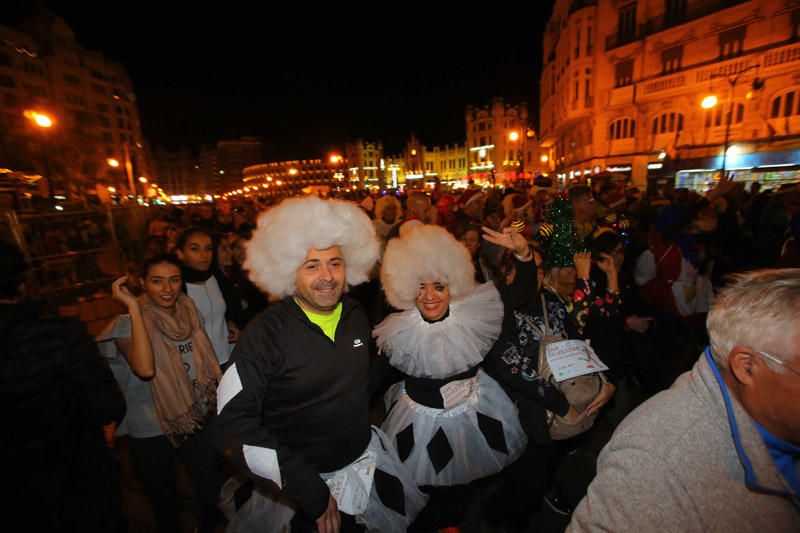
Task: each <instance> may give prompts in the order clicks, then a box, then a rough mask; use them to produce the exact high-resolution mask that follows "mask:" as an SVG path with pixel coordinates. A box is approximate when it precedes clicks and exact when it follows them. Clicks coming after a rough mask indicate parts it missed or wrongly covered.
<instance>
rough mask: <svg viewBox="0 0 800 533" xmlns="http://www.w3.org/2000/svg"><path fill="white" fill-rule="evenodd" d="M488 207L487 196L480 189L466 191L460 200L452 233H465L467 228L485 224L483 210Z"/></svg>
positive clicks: (451, 227) (451, 226) (452, 225)
mask: <svg viewBox="0 0 800 533" xmlns="http://www.w3.org/2000/svg"><path fill="white" fill-rule="evenodd" d="M485 206H486V195H485V194H484V193H483V191H481V190H480V189H466V190H465V191H464V192H463V193H461V196H460V197H459V199H458V211H457V212H456V214H455V217H453V222H452V224H451V225H450V228H449V229H450V232H451V233H453V234H454V235H461V234H463V233H464V228H465V227H467V226H475V225H478V226H480V225H482V224H483V209H484V207H485Z"/></svg>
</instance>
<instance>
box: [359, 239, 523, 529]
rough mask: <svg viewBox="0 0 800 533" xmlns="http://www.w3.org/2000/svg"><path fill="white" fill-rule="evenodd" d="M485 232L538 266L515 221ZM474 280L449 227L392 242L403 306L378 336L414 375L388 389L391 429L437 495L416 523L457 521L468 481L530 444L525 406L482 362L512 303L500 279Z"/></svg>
mask: <svg viewBox="0 0 800 533" xmlns="http://www.w3.org/2000/svg"><path fill="white" fill-rule="evenodd" d="M483 230H484V232H486V235H485V238H486V239H487V240H488V241H490V242H493V243H495V244H497V245H500V246H503V247H505V248H509V249H511V250H513V251H514V252H515V254H517V258H518V259H519V260H520V261H522V262H523V263H520V264H528V265H531V267H532V268H534V269H535V265H534V264H533V263H532V261H531V253H530V250H529V249H528V246H527V243H526V242H525V239H524V238H523V237H522V236H520V235H519V233H518V232H517V231H516V230H515V229H513V228H508V229H507V230H505V233H498V232H495V231H493V230H491V229H490V228H486V227H484V228H483ZM529 269H530V268H529ZM522 270H524V269H522V268H520V272H519V275H518V276H517V278H519V279H520V280H523V281H525V280H527V281H530V280H531V279H535V278H536V274H535V270H533V271H531V272H528V271H525V272H523V271H522ZM474 279H475V277H474V267H473V264H472V259H471V258H470V255H469V252H468V251H467V249H466V248H465V247H464V245H463V244H461V243H460V242H458V241H457V240H456V239H455V238H454V237H453V236H452V235H451V234H450V233H448V232H447V231H445V230H444V229H443V228H441V227H438V226H430V225H428V226H418V227H416V228H411V229H410V231H408V232H405V233H403V234H401V236H400V237H399V238H397V239H392V240H391V241H389V243H388V244H387V246H386V253H385V254H384V258H383V266H382V268H381V282H382V283H383V288H384V291H385V292H386V297H387V299H388V301H389V303H390V304H392V305H393V306H394V307H397V308H399V309H402V310H403V311H402V312H399V313H394V314H392V315H390V316H389V317H387V318H386V319H385V320H384V321H383V322H381V323H380V324H379V325H378V326H377V327H376V328H375V330H374V331H373V334H374V335H375V336H376V337H377V343H378V347H379V348H380V350H381V352H382V353H383V354H384V355H386V356H387V357H388V362H389V364H390V365H391V366H393V367H395V368H396V369H398V370H400V371H401V372H403V373H404V374H405V380H404V381H401V382H400V383H396V384H395V385H393V386H392V387H391V388H390V389H389V391H388V392H387V393H386V397H385V401H386V405H387V408H388V413H387V416H386V420H385V422H384V423H383V425H382V427H381V428H382V429H383V430H384V431H385V432H386V434H387V435H388V436H389V438H390V439H391V441H392V443H393V445H394V446H395V447H396V449H397V452H398V454H399V456H400V459H401V460H402V461H403V462H404V463H405V465H406V466H407V467H408V468H409V469H410V471H411V473H412V475H413V476H414V479H415V480H416V482H417V484H418V485H420V486H421V488H422V490H423V491H425V492H428V493H430V494H431V501H430V503H429V506H428V508H427V509H426V510H425V511H423V513H422V514H421V515H420V518H419V519H418V520H417V524H416V527H418V528H421V529H425V530H427V529H437V528H443V527H448V526H454V525H457V524H458V523H459V522H460V520H461V519H462V518H463V513H464V511H465V505H466V502H467V501H469V496H468V492H469V490H470V489H469V487H468V484H469V483H471V482H472V481H474V480H476V479H480V478H483V477H486V476H489V475H492V474H495V473H497V472H499V471H501V470H502V469H503V468H505V467H506V466H507V465H509V464H511V463H512V462H513V461H515V460H516V459H517V458H518V457H519V456H520V454H521V453H522V452H523V451H524V450H525V446H526V445H527V438H526V436H525V433H524V431H523V430H522V427H521V425H520V423H519V417H518V414H517V408H516V407H515V406H514V404H513V403H512V402H511V400H509V398H508V396H507V395H506V393H505V391H504V390H503V389H502V388H501V387H500V385H498V383H497V382H496V381H495V380H494V379H492V378H491V377H489V375H487V374H485V373H484V372H483V371H482V370H481V369H480V364H481V362H482V361H483V359H484V357H485V356H486V354H487V353H488V352H489V350H490V349H491V347H492V345H493V344H494V341H495V340H496V339H497V337H498V336H499V334H500V331H501V326H502V323H503V317H504V303H503V300H502V298H501V295H500V293H499V292H498V290H497V289H496V288H495V286H494V285H493V284H492V283H484V284H476V283H475V281H474ZM528 285H529V288H530V291H531V294H530V295H529V296H530V297H531V298H532V297H533V292H532V291H533V284H532V283H528ZM512 292H513V288H512ZM517 292H519V291H517ZM465 491H466V493H467V494H466V495H465ZM459 503H461V505H459ZM442 509H448V511H449V512H444V513H443V512H442ZM429 514H430V515H431V516H428V515H429Z"/></svg>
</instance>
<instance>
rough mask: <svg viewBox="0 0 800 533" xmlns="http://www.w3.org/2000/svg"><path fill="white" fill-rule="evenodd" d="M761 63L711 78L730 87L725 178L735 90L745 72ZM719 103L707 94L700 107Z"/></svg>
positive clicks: (726, 118) (724, 159)
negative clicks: (718, 79) (719, 79)
mask: <svg viewBox="0 0 800 533" xmlns="http://www.w3.org/2000/svg"><path fill="white" fill-rule="evenodd" d="M760 66H761V65H759V64H755V65H750V66H748V67H745V68H743V69H742V70H740V71H739V72H737V73H736V74H735V75H733V76H725V75H723V74H712V75H711V79H714V78H722V79H724V80H725V81H727V82H728V85H729V86H730V89H729V91H728V115H727V116H726V117H725V141H724V143H723V145H722V172H721V176H722V177H723V178H725V177H726V176H725V172H726V170H727V168H726V165H727V163H728V144H729V143H730V135H731V122H733V92H734V89H735V88H736V84H737V83H739V80H740V79H741V78H742V76H744V75H745V73H747V72H750V71H751V70H753V69H756V68H759V67H760ZM717 103H718V100H717V97H716V96H714V95H713V94H712V95H709V96H706V97H705V98H703V101H702V102H701V103H700V107H702V108H703V109H712V108H713V107H714V106H716V105H717Z"/></svg>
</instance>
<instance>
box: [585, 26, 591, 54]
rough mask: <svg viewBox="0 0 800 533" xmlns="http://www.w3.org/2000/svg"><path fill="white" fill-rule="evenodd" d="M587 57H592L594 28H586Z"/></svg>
mask: <svg viewBox="0 0 800 533" xmlns="http://www.w3.org/2000/svg"><path fill="white" fill-rule="evenodd" d="M586 55H587V56H590V55H592V27H591V26H588V27H587V28H586Z"/></svg>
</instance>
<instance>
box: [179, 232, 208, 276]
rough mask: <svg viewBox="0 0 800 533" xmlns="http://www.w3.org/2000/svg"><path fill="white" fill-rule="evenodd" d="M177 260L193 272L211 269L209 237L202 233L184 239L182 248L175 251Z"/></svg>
mask: <svg viewBox="0 0 800 533" xmlns="http://www.w3.org/2000/svg"><path fill="white" fill-rule="evenodd" d="M177 254H178V259H180V260H181V261H183V264H184V265H186V266H188V267H189V268H193V269H195V270H208V269H209V268H210V267H211V258H212V256H213V255H214V254H213V248H212V246H211V237H209V236H208V235H207V234H205V233H202V232H197V233H194V234H192V235H190V236H189V238H188V239H186V244H184V245H183V248H181V249H179V250H177Z"/></svg>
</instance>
